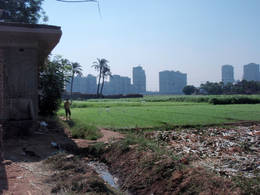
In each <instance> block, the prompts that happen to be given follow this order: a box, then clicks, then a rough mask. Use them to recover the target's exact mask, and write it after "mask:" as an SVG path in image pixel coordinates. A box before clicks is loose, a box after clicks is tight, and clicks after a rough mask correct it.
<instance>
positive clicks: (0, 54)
mask: <svg viewBox="0 0 260 195" xmlns="http://www.w3.org/2000/svg"><path fill="white" fill-rule="evenodd" d="M3 70H4V50H3V49H1V48H0V121H1V119H3V117H4V116H3V115H4V71H3Z"/></svg>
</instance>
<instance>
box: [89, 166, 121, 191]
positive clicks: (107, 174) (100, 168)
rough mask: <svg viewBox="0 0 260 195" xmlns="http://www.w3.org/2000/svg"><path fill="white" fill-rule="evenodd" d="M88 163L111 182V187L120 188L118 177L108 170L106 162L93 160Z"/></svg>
mask: <svg viewBox="0 0 260 195" xmlns="http://www.w3.org/2000/svg"><path fill="white" fill-rule="evenodd" d="M88 165H89V166H90V167H92V168H94V169H95V171H96V172H97V173H98V175H99V176H100V177H102V179H103V180H104V181H105V182H106V183H107V184H109V185H110V186H111V187H113V188H115V189H117V190H120V186H119V184H118V178H116V177H114V176H113V175H111V174H110V172H109V171H108V168H107V166H106V164H104V163H100V162H94V161H91V162H89V163H88Z"/></svg>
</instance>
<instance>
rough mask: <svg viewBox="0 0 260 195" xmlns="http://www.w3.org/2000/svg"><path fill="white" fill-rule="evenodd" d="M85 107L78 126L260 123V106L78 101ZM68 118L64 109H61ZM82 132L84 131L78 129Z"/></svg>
mask: <svg viewBox="0 0 260 195" xmlns="http://www.w3.org/2000/svg"><path fill="white" fill-rule="evenodd" d="M73 104H82V105H85V106H84V107H76V108H72V119H73V120H75V124H77V126H79V127H80V126H81V125H80V124H82V125H83V126H89V125H90V126H95V127H98V128H111V129H124V128H125V129H126V128H157V127H158V128H159V127H168V126H170V127H171V126H172V127H173V126H188V125H190V126H200V125H201V126H203V125H212V124H223V123H229V122H237V121H242V120H249V121H258V120H260V104H255V105H248V104H243V105H236V104H234V105H211V104H208V103H193V102H140V101H136V102H128V101H126V102H124V101H118V100H114V101H102V102H101V101H96V102H94V101H91V102H74V103H73ZM58 114H59V115H64V110H62V109H61V110H59V112H58ZM77 129H80V128H77Z"/></svg>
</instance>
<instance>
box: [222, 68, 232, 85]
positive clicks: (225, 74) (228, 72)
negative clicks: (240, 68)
mask: <svg viewBox="0 0 260 195" xmlns="http://www.w3.org/2000/svg"><path fill="white" fill-rule="evenodd" d="M221 73H222V82H223V83H224V84H227V83H234V81H235V79H234V68H233V66H231V65H223V66H222V69H221Z"/></svg>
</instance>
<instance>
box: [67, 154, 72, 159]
mask: <svg viewBox="0 0 260 195" xmlns="http://www.w3.org/2000/svg"><path fill="white" fill-rule="evenodd" d="M71 158H74V155H73V154H69V155H67V156H66V159H71Z"/></svg>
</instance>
